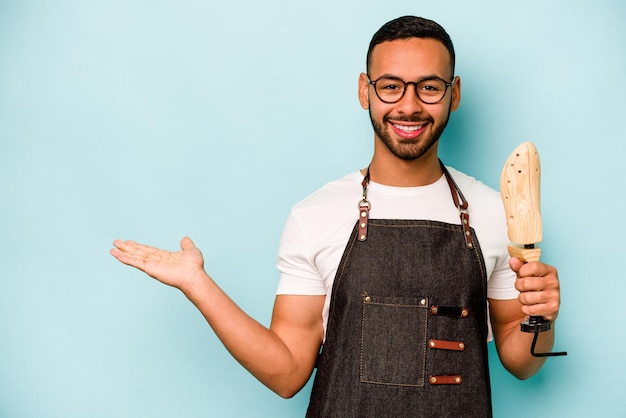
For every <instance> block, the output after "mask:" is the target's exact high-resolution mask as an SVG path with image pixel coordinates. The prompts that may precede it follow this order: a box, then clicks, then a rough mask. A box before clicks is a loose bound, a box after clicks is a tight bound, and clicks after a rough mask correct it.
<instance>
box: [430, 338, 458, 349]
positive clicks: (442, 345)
mask: <svg viewBox="0 0 626 418" xmlns="http://www.w3.org/2000/svg"><path fill="white" fill-rule="evenodd" d="M428 347H429V348H432V349H433V350H452V351H464V350H465V343H462V342H461V341H448V340H430V341H428Z"/></svg>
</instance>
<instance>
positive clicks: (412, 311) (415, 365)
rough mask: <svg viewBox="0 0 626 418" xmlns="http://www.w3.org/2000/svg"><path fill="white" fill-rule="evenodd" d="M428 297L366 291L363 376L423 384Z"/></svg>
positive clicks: (398, 383) (376, 380) (397, 383)
mask: <svg viewBox="0 0 626 418" xmlns="http://www.w3.org/2000/svg"><path fill="white" fill-rule="evenodd" d="M428 308H429V306H428V298H427V297H423V298H403V297H389V296H386V297H380V296H375V295H368V294H363V318H362V322H361V359H360V380H361V382H362V383H372V384H379V385H392V386H415V387H422V386H424V375H425V369H426V345H427V339H426V335H427V323H428V322H427V321H428V314H429V310H428Z"/></svg>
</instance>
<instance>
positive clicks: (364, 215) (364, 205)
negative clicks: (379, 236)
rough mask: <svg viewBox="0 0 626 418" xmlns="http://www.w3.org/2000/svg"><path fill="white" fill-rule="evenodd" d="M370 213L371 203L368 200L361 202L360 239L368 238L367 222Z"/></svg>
mask: <svg viewBox="0 0 626 418" xmlns="http://www.w3.org/2000/svg"><path fill="white" fill-rule="evenodd" d="M369 215H370V203H369V202H368V201H367V200H362V201H360V202H359V241H365V240H366V239H367V222H368V220H369Z"/></svg>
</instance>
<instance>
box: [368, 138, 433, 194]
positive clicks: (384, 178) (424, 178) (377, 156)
mask: <svg viewBox="0 0 626 418" xmlns="http://www.w3.org/2000/svg"><path fill="white" fill-rule="evenodd" d="M375 148H377V147H375ZM369 170H370V179H371V181H373V182H376V183H379V184H384V185H387V186H396V187H414V186H426V185H428V184H432V183H435V182H436V181H437V180H439V178H441V176H442V175H443V171H442V170H441V166H440V165H439V157H438V155H437V144H435V145H434V146H433V147H432V148H431V149H430V150H428V151H427V152H426V153H425V154H424V155H422V156H421V157H419V158H417V159H415V160H403V159H401V158H398V157H396V156H395V155H393V154H391V153H389V152H380V150H378V149H375V150H374V156H373V157H372V162H371V163H370V167H369Z"/></svg>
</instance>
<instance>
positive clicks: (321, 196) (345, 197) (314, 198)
mask: <svg viewBox="0 0 626 418" xmlns="http://www.w3.org/2000/svg"><path fill="white" fill-rule="evenodd" d="M361 180H362V178H361V175H360V173H359V172H353V173H350V174H347V175H346V176H344V177H342V178H340V179H337V180H334V181H331V182H330V183H327V184H325V185H324V186H322V187H321V188H320V189H318V190H316V191H315V192H313V193H311V194H310V195H309V196H307V197H306V198H304V199H303V200H301V201H300V202H298V203H297V204H296V205H294V206H293V208H292V213H293V214H296V215H297V214H302V213H307V212H310V211H316V210H323V211H326V210H329V209H332V208H334V207H338V206H340V207H343V206H344V205H345V203H347V202H348V203H349V202H350V201H353V203H354V205H352V206H350V207H354V208H356V207H357V203H358V201H359V199H360V198H361V191H362V188H361Z"/></svg>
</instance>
